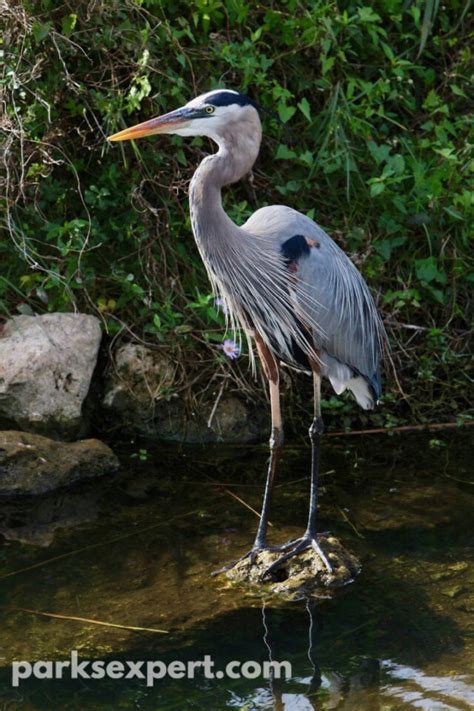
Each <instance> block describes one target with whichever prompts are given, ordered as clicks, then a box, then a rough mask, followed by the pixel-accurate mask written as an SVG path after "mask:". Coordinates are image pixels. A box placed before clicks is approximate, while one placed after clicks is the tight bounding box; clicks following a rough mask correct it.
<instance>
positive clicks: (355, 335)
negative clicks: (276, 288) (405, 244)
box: [243, 205, 385, 406]
mask: <svg viewBox="0 0 474 711" xmlns="http://www.w3.org/2000/svg"><path fill="white" fill-rule="evenodd" d="M243 227H244V229H245V230H247V231H249V232H251V233H252V234H254V235H255V236H256V237H257V238H258V237H259V236H262V235H267V236H268V234H269V233H271V234H272V235H273V237H274V239H275V240H276V241H277V242H278V244H279V246H280V250H281V252H282V256H283V258H284V259H285V260H286V262H287V265H288V268H289V272H290V274H291V275H292V277H293V279H296V280H297V281H298V285H299V286H298V290H297V292H295V294H294V300H295V308H296V309H297V312H298V315H299V316H300V318H301V320H302V322H303V323H310V324H313V325H314V324H316V326H317V328H316V329H315V328H313V336H314V340H315V345H316V346H317V347H318V348H319V349H321V350H322V351H323V352H324V358H323V360H324V365H325V367H326V371H327V372H326V373H325V374H327V375H328V377H329V378H330V380H331V382H332V384H333V386H334V388H335V390H336V392H341V391H342V390H344V389H345V387H350V389H352V390H353V391H354V394H355V395H356V398H357V399H358V401H359V402H360V400H359V397H358V396H357V393H356V392H355V390H354V388H353V387H351V386H350V385H348V383H347V381H348V380H350V379H351V378H352V379H357V378H358V377H359V376H362V377H363V379H365V380H366V381H367V383H368V384H369V386H370V388H371V390H372V391H373V395H374V396H375V397H374V398H372V399H377V398H378V397H379V395H380V377H379V361H380V347H381V342H383V340H384V338H385V332H384V329H383V325H382V323H381V320H380V317H379V315H378V312H377V309H376V306H375V303H374V300H373V298H372V296H371V294H370V292H369V289H368V287H367V285H366V283H365V281H364V279H363V278H362V276H361V274H360V272H359V271H358V270H357V268H356V267H355V265H354V264H353V263H352V262H351V260H350V259H349V258H348V257H347V255H346V254H345V253H344V252H343V251H342V250H341V249H340V248H339V247H338V246H337V244H336V243H335V242H334V241H333V240H332V239H331V238H330V237H329V236H328V235H327V234H326V233H325V232H324V230H322V229H321V227H319V225H317V224H316V223H315V222H314V221H313V220H311V219H309V218H308V217H306V216H305V215H302V214H301V213H299V212H297V211H295V210H292V209H291V208H288V207H285V206H281V205H273V206H270V207H266V208H262V209H261V210H258V211H257V212H255V213H254V215H252V217H251V218H250V219H249V220H248V221H247V222H246V223H245V225H244V226H243ZM352 385H354V387H355V388H356V389H357V386H358V384H357V383H352ZM363 406H366V405H363Z"/></svg>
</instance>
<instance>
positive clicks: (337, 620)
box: [0, 437, 474, 711]
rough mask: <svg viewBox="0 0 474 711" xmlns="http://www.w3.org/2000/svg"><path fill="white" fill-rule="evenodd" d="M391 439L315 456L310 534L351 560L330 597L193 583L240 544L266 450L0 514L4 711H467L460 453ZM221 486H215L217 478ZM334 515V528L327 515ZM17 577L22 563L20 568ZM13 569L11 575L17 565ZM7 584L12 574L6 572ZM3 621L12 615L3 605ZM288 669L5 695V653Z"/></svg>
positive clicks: (468, 520)
mask: <svg viewBox="0 0 474 711" xmlns="http://www.w3.org/2000/svg"><path fill="white" fill-rule="evenodd" d="M427 442H428V441H427V439H426V438H425V439H423V438H413V439H411V440H410V439H409V438H404V439H403V440H402V439H388V438H381V439H380V440H377V441H376V444H375V440H373V441H371V442H370V443H363V442H360V443H354V444H350V445H347V444H346V443H345V442H344V443H335V444H334V446H332V447H327V448H326V451H325V455H324V456H325V458H326V459H325V461H323V463H322V470H323V472H326V476H325V477H323V482H324V491H323V495H322V499H321V500H322V510H321V515H322V522H321V525H322V526H324V527H326V526H327V527H328V528H330V529H331V530H332V531H333V532H334V533H335V534H336V535H338V536H339V537H340V538H341V540H343V541H344V543H345V544H346V545H347V546H348V547H349V548H351V549H353V550H354V552H355V553H356V554H357V555H358V557H360V558H361V559H362V562H363V571H362V574H361V576H360V577H359V579H358V580H357V581H356V583H355V584H354V585H353V586H351V587H350V588H348V589H347V590H344V591H343V592H342V594H339V595H337V596H336V597H335V598H334V599H331V600H328V601H324V602H323V603H321V604H317V605H316V603H315V602H314V601H301V602H299V603H291V604H288V603H279V602H278V601H268V600H267V601H265V602H264V603H262V600H261V599H259V598H258V597H252V596H250V595H249V594H247V592H246V591H244V590H239V589H233V588H230V587H228V586H227V585H226V584H225V583H224V581H222V580H215V579H212V578H210V577H209V572H210V571H211V570H213V569H215V568H216V567H218V566H219V564H222V562H223V561H225V560H228V559H230V558H232V557H235V556H236V555H237V554H238V553H239V552H241V551H243V550H245V549H246V547H248V542H249V540H250V538H251V535H252V531H253V528H254V518H253V515H252V514H251V513H249V511H248V510H247V509H244V508H243V507H241V506H240V505H239V504H238V503H236V500H235V499H234V498H231V497H229V496H227V495H226V494H225V488H229V489H230V490H232V491H233V492H234V493H237V494H238V495H239V496H240V497H241V498H242V499H244V500H245V501H246V502H248V503H249V504H250V505H252V506H254V507H258V505H259V500H260V495H261V487H262V476H263V472H264V469H265V467H264V464H265V457H266V451H265V449H264V448H262V450H260V449H259V448H249V449H242V450H229V449H225V450H215V449H209V450H208V451H206V452H205V453H203V452H202V451H196V450H182V451H177V450H176V449H175V448H170V449H160V450H158V451H156V452H155V453H153V452H152V451H151V449H150V454H149V459H148V462H146V463H138V462H136V460H130V458H129V455H130V452H127V451H124V452H123V459H124V461H125V462H127V466H126V467H124V469H123V471H122V472H121V473H120V474H119V475H117V476H114V477H111V478H109V479H106V480H102V481H100V482H95V483H94V482H88V483H87V484H86V485H84V486H81V487H76V488H74V489H71V490H70V491H68V492H57V493H56V494H53V495H48V496H45V497H38V498H36V499H29V500H23V501H18V500H16V501H11V500H10V501H7V500H5V501H4V502H3V503H2V507H1V509H0V533H2V534H3V538H4V542H3V545H2V546H0V560H1V562H2V564H3V567H4V573H7V574H8V573H11V575H10V577H4V578H3V579H2V578H1V575H2V573H0V580H1V583H0V590H1V593H2V598H3V599H2V600H1V602H2V604H3V605H4V606H6V607H7V608H8V611H5V612H4V617H3V621H2V635H1V638H0V647H1V648H0V657H3V660H2V661H1V662H0V671H1V665H2V664H3V680H4V686H3V690H2V691H0V703H1V702H3V704H4V705H8V704H13V706H8V708H21V709H22V711H23V709H26V708H29V709H38V710H39V709H44V710H46V709H48V710H49V709H50V708H51V707H52V705H53V706H54V707H55V708H67V709H69V708H71V709H73V708H74V709H75V708H77V709H84V708H93V709H98V710H100V711H101V710H102V709H104V711H105V709H111V708H114V709H115V708H123V709H144V710H148V709H150V711H157V710H159V711H168V710H171V709H181V708H183V707H184V706H183V699H185V700H186V704H188V706H186V708H188V707H189V708H192V709H201V708H202V709H206V711H207V709H212V711H214V709H215V710H216V711H217V710H218V709H225V708H229V709H231V708H234V709H246V711H251V710H253V709H277V710H279V709H285V710H287V709H292V710H295V711H304V710H305V709H318V711H319V710H321V711H326V710H330V709H351V710H354V711H358V710H360V711H372V710H373V711H375V710H377V711H379V710H380V709H397V711H398V710H399V709H400V710H402V711H404V710H405V709H407V710H408V709H419V708H421V709H426V710H427V711H428V709H429V710H430V711H431V709H435V710H437V709H440V710H441V709H443V710H444V709H468V708H473V706H474V697H473V694H474V687H473V683H474V674H473V669H474V657H473V648H472V639H473V634H474V621H473V616H472V612H473V611H474V574H473V570H472V546H471V542H472V538H473V535H472V534H473V533H474V530H473V529H474V522H473V517H472V494H473V487H472V485H470V484H469V476H470V474H471V472H470V471H469V462H470V459H469V454H468V451H469V450H468V446H469V443H468V442H466V440H465V439H463V438H462V437H461V438H459V437H457V438H449V439H447V440H446V446H445V448H444V449H442V450H431V449H430V448H429V447H428V444H427ZM306 472H307V452H306V450H300V449H299V448H294V449H292V448H291V447H290V448H289V450H288V453H287V455H286V459H285V461H284V462H283V466H282V475H281V478H280V481H279V486H278V488H277V489H276V497H275V507H274V509H273V513H272V519H273V521H274V523H275V524H276V525H275V527H274V529H273V530H272V535H273V536H278V535H279V536H281V538H282V539H287V538H291V537H294V535H295V534H296V533H298V532H299V530H300V527H301V523H302V522H303V521H304V520H305V516H306V506H307V480H305V479H303V476H304V475H305V474H306ZM216 481H217V482H219V485H216V483H215V482H216ZM341 511H343V512H344V515H342V514H341ZM31 566H37V567H34V568H31ZM26 568H29V570H26V571H25V572H21V573H20V572H18V571H20V570H24V569H26ZM15 571H17V572H15ZM20 607H21V608H28V609H36V610H40V611H41V610H42V611H51V612H59V613H62V614H65V615H71V616H74V615H75V616H82V617H91V618H95V619H100V620H105V621H110V622H114V623H121V624H126V625H127V624H128V625H139V626H143V627H159V628H165V629H167V630H169V632H170V634H169V635H166V636H165V637H163V636H160V635H150V634H146V633H130V632H128V631H126V630H117V629H108V628H100V627H92V626H87V625H84V624H78V623H77V622H71V621H65V620H64V621H59V620H47V619H44V618H41V617H38V616H35V615H33V614H27V613H24V612H18V611H15V608H20ZM12 608H13V609H12ZM71 648H75V649H78V650H81V655H82V656H85V657H86V658H90V659H104V660H108V659H110V660H111V659H131V660H141V659H145V660H146V659H162V660H163V661H172V660H174V659H180V660H183V661H186V660H193V659H200V658H202V656H203V654H204V653H209V654H211V656H212V657H213V659H214V660H215V661H216V666H217V667H218V668H223V667H224V666H225V664H226V663H227V662H228V661H231V660H235V659H237V660H241V661H246V660H248V659H252V660H256V661H258V662H261V661H264V660H271V659H275V660H284V659H288V660H289V661H290V662H291V664H292V670H293V674H292V677H291V679H289V680H279V679H276V678H274V679H270V680H267V681H265V680H262V679H257V680H228V681H227V680H226V681H225V682H222V681H209V680H205V679H203V678H197V679H196V680H194V681H191V680H189V681H172V680H162V682H160V684H159V685H156V686H155V687H154V688H153V689H147V688H146V687H144V686H143V684H139V683H138V682H136V683H132V682H130V683H127V682H120V683H119V682H103V683H92V682H91V683H88V684H87V685H81V684H79V685H78V684H77V683H75V684H74V683H72V682H70V683H66V682H64V683H61V684H59V683H55V684H54V683H53V684H49V683H45V682H31V683H28V685H26V686H25V687H24V688H23V689H22V690H21V694H19V693H18V692H15V691H13V690H12V689H11V687H10V684H9V678H8V674H9V669H8V665H9V662H10V660H11V659H12V658H17V659H18V658H24V659H31V660H35V659H48V658H52V659H64V658H67V656H68V655H69V652H70V649H71ZM52 699H53V700H54V703H53V702H52ZM15 704H17V706H16V707H15Z"/></svg>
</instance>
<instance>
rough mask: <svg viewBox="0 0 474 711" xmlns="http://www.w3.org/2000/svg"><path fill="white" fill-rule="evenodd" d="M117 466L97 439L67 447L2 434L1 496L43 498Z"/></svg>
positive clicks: (33, 437) (25, 435) (18, 434)
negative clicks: (47, 493) (48, 492)
mask: <svg viewBox="0 0 474 711" xmlns="http://www.w3.org/2000/svg"><path fill="white" fill-rule="evenodd" d="M118 466H119V462H118V459H117V457H116V456H115V454H114V453H113V452H112V450H111V449H110V447H107V445H106V444H104V443H103V442H100V441H99V440H97V439H85V440H82V441H81V442H72V443H66V442H56V441H55V440H53V439H48V438H47V437H43V436H41V435H37V434H31V433H29V432H16V431H15V430H7V431H6V432H0V495H5V494H43V493H45V492H46V491H51V490H52V489H57V488H58V487H63V486H69V485H70V484H73V483H74V482H76V481H78V480H80V479H90V478H93V477H98V476H102V475H103V474H106V473H107V472H111V471H114V470H116V469H118Z"/></svg>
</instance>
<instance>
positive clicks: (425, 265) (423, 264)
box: [415, 257, 448, 284]
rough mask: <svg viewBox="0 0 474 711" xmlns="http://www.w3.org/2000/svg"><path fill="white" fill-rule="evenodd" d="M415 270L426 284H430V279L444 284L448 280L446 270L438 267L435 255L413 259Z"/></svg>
mask: <svg viewBox="0 0 474 711" xmlns="http://www.w3.org/2000/svg"><path fill="white" fill-rule="evenodd" d="M415 270H416V276H417V277H418V279H420V281H425V282H426V283H427V284H430V283H431V282H432V281H437V282H439V283H440V284H446V282H447V280H448V278H447V276H446V272H445V271H441V270H440V269H438V265H437V263H436V259H435V257H427V258H426V259H417V260H415Z"/></svg>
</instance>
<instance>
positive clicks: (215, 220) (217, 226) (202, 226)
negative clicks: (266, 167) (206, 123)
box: [189, 119, 261, 258]
mask: <svg viewBox="0 0 474 711" xmlns="http://www.w3.org/2000/svg"><path fill="white" fill-rule="evenodd" d="M257 121H258V123H257V122H253V125H252V126H249V127H247V126H245V125H244V126H241V127H240V130H238V129H237V127H234V130H229V132H228V133H226V134H224V135H223V136H219V150H218V152H217V153H214V154H213V155H211V156H208V157H207V158H205V159H204V160H203V161H202V163H201V164H200V165H199V167H198V169H197V170H196V172H195V173H194V176H193V179H192V181H191V185H190V190H189V208H190V213H191V223H192V226H193V232H194V236H195V239H196V242H197V243H198V247H199V248H200V250H201V251H203V252H204V254H203V257H205V258H206V257H208V256H211V255H212V253H214V252H215V250H216V249H218V248H219V246H222V244H223V242H225V241H226V240H229V239H230V240H232V239H235V238H236V237H237V236H238V233H239V231H240V228H239V227H237V225H236V224H235V223H234V222H232V220H231V219H230V217H229V216H228V215H227V214H226V212H225V210H224V208H223V206H222V197H221V189H222V188H223V187H224V186H225V185H230V184H231V183H235V182H237V181H238V180H240V179H241V178H242V177H243V176H244V175H246V174H247V173H248V172H249V171H250V170H251V168H252V166H253V164H254V163H255V160H256V158H257V155H258V151H259V148H260V141H261V127H260V121H259V120H258V119H257ZM246 129H247V130H246Z"/></svg>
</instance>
